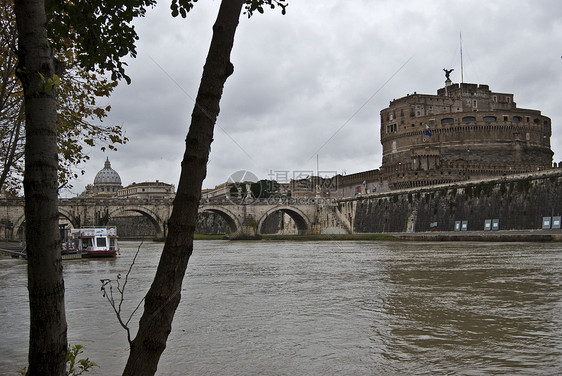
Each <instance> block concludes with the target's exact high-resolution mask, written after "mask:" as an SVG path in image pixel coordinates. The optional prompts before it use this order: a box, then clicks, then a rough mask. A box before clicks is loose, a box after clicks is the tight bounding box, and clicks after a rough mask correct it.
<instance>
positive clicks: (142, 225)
mask: <svg viewBox="0 0 562 376" xmlns="http://www.w3.org/2000/svg"><path fill="white" fill-rule="evenodd" d="M108 226H116V227H117V234H118V235H119V239H152V238H154V237H156V229H155V228H154V225H153V224H152V222H150V219H148V218H147V217H144V216H142V215H134V216H120V217H113V218H110V220H109V222H108Z"/></svg>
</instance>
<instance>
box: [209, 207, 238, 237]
mask: <svg viewBox="0 0 562 376" xmlns="http://www.w3.org/2000/svg"><path fill="white" fill-rule="evenodd" d="M202 212H209V213H215V214H218V215H220V217H221V218H222V219H224V221H225V222H226V224H227V225H228V228H229V229H230V233H231V234H237V233H239V232H241V231H242V226H241V224H240V221H239V220H238V219H237V217H236V215H235V214H234V213H233V212H232V211H230V210H228V209H226V208H224V207H221V206H214V205H212V206H207V205H203V206H200V207H199V213H202Z"/></svg>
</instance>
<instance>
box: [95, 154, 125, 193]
mask: <svg viewBox="0 0 562 376" xmlns="http://www.w3.org/2000/svg"><path fill="white" fill-rule="evenodd" d="M121 188H123V186H122V185H121V177H120V176H119V174H118V173H117V171H115V170H114V169H112V168H111V162H109V157H108V158H107V159H106V160H105V164H104V167H103V169H101V170H100V171H99V172H98V173H97V174H96V177H95V178H94V185H93V186H92V188H91V189H92V191H91V193H92V194H93V195H100V194H101V195H110V196H112V195H114V194H115V193H116V192H117V191H118V190H119V189H121Z"/></svg>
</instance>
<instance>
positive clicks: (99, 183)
mask: <svg viewBox="0 0 562 376" xmlns="http://www.w3.org/2000/svg"><path fill="white" fill-rule="evenodd" d="M81 196H82V197H93V198H107V197H113V198H138V199H155V198H173V197H174V196H175V188H174V186H173V185H172V184H167V183H163V182H160V181H158V180H156V181H155V182H143V183H133V184H131V185H128V186H126V187H125V188H123V186H122V184H121V177H120V176H119V174H118V173H117V171H115V170H114V169H112V168H111V162H109V158H107V159H106V161H105V164H104V167H103V169H101V170H100V171H99V172H98V173H97V174H96V177H95V178H94V184H88V185H87V186H86V188H85V190H84V192H83V193H82V194H81Z"/></svg>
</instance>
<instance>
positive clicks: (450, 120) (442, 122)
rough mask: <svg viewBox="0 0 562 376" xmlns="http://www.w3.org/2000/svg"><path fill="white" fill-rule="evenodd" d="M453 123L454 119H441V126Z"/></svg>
mask: <svg viewBox="0 0 562 376" xmlns="http://www.w3.org/2000/svg"><path fill="white" fill-rule="evenodd" d="M454 122H455V119H453V118H443V119H441V125H445V124H453V123H454Z"/></svg>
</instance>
